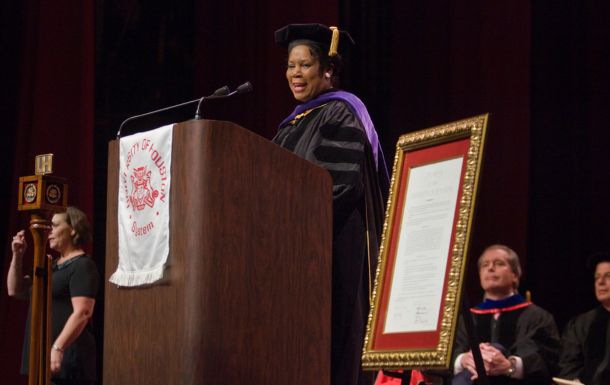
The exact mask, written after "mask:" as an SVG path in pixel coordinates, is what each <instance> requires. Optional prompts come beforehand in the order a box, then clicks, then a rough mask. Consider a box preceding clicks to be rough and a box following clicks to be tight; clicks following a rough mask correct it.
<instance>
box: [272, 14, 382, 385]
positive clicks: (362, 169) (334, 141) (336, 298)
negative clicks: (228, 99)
mask: <svg viewBox="0 0 610 385" xmlns="http://www.w3.org/2000/svg"><path fill="white" fill-rule="evenodd" d="M275 40H276V43H277V44H279V45H280V46H282V47H286V48H287V50H288V59H287V63H286V79H287V80H288V87H289V88H290V90H291V91H292V94H293V96H294V98H295V99H296V100H297V102H299V103H300V104H298V105H297V107H296V109H295V110H294V111H293V112H292V113H291V114H290V115H289V116H288V117H287V118H286V119H284V120H283V121H282V122H281V123H280V126H279V132H278V133H277V135H276V136H275V138H274V139H273V141H274V142H275V143H276V144H278V145H280V146H282V147H284V148H286V149H288V150H290V151H292V152H293V153H295V154H296V155H298V156H300V157H302V158H304V159H307V160H308V161H310V162H312V163H314V164H316V165H318V166H320V167H322V168H325V169H326V170H328V171H329V173H330V175H331V177H332V181H333V262H332V271H333V275H332V346H331V355H332V358H331V384H333V385H351V384H358V383H361V384H362V383H372V379H371V380H370V381H368V379H367V378H365V377H366V376H365V375H364V374H363V373H362V371H361V370H360V356H361V352H362V341H363V338H364V329H365V327H366V319H367V316H368V308H369V291H370V285H371V280H372V278H373V274H374V272H375V263H376V260H377V250H378V242H379V239H380V236H381V227H382V225H383V215H384V198H383V194H386V192H387V185H388V175H387V170H386V165H385V160H384V158H383V154H382V152H381V148H380V146H379V140H378V138H377V133H376V131H375V127H374V126H373V123H372V122H371V119H370V117H369V114H368V111H367V109H366V107H365V106H364V104H363V103H362V101H360V99H358V97H356V96H355V95H354V94H351V93H349V92H345V91H341V90H338V89H337V88H336V87H337V85H338V79H339V73H340V71H341V64H342V63H341V56H340V55H339V52H338V51H339V50H343V49H347V48H348V47H349V46H351V45H353V44H354V42H353V40H352V38H351V36H350V35H349V34H348V33H347V32H345V31H339V30H338V29H336V28H334V27H330V28H329V27H326V26H324V25H321V24H290V25H287V26H285V27H283V28H281V29H279V30H277V31H276V32H275ZM382 191H383V194H382ZM367 235H368V236H367Z"/></svg>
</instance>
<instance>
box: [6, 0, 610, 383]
mask: <svg viewBox="0 0 610 385" xmlns="http://www.w3.org/2000/svg"><path fill="white" fill-rule="evenodd" d="M94 7H95V9H94ZM0 9H1V10H2V11H3V12H2V15H1V16H0V17H1V19H0V21H2V24H1V25H0V33H1V35H0V38H1V39H2V40H1V41H0V42H2V43H3V47H6V48H7V49H8V52H11V55H8V56H9V57H8V58H3V59H4V60H3V61H2V62H3V63H2V65H3V67H2V74H1V75H2V80H3V83H2V84H3V85H6V88H5V89H6V90H7V92H4V93H0V98H1V100H0V101H1V102H2V103H1V105H0V108H2V112H3V118H4V121H3V123H4V124H5V125H6V127H8V129H7V130H3V133H4V134H3V135H5V136H4V138H5V140H3V141H2V143H0V145H1V146H2V153H1V154H0V156H1V157H2V158H1V159H2V161H3V162H4V167H3V170H2V171H1V173H0V177H1V178H2V180H1V181H2V182H4V185H5V186H7V187H6V190H5V191H6V193H5V197H6V198H5V200H4V201H3V203H1V204H0V214H3V215H4V217H5V218H7V221H5V222H4V223H2V224H0V234H5V235H6V236H7V238H6V239H7V242H6V244H5V253H3V255H2V256H1V258H2V266H3V268H4V269H3V282H2V285H1V289H0V348H1V353H0V370H1V371H2V373H4V374H5V376H6V375H7V376H9V377H8V378H9V379H10V380H7V381H8V382H7V383H19V382H18V381H19V380H18V376H17V374H16V373H17V372H18V368H19V358H20V349H21V338H22V333H23V321H24V318H25V312H26V307H25V305H24V304H22V303H20V302H17V301H13V300H10V299H8V298H7V297H6V288H5V285H4V278H5V276H6V268H7V267H8V261H9V257H10V252H9V244H8V239H9V238H8V236H9V235H10V234H11V233H12V232H14V231H16V230H18V229H20V228H23V227H25V226H26V225H27V223H26V222H27V220H26V215H25V214H18V213H17V212H16V196H15V194H16V181H17V177H18V176H20V175H29V174H31V173H32V171H33V156H34V155H35V154H39V153H46V152H53V153H54V154H55V156H56V174H57V175H62V176H66V177H68V178H69V181H70V189H71V190H70V197H71V198H70V201H71V203H73V204H76V205H78V206H81V207H82V208H83V209H85V211H86V212H87V213H88V214H89V215H91V216H93V219H94V223H95V234H96V241H95V244H94V247H95V250H94V251H95V252H94V254H96V255H97V256H98V258H99V260H100V261H103V253H104V225H105V207H106V194H105V186H106V180H105V178H106V162H107V159H106V148H107V142H108V141H109V140H111V139H113V138H114V135H115V133H116V130H117V128H118V126H119V124H120V122H121V121H122V120H123V119H125V118H127V117H128V116H131V115H135V114H140V113H143V112H146V111H151V110H154V109H157V108H161V107H165V106H168V105H172V104H177V103H181V102H184V101H186V100H191V99H194V98H197V97H200V96H202V95H205V94H209V93H211V92H213V91H214V90H215V89H216V88H218V87H220V86H223V85H225V84H226V85H228V86H229V87H231V88H234V87H236V86H237V85H239V84H241V83H242V82H244V81H246V80H249V81H251V82H252V83H253V85H254V91H253V92H252V93H251V94H249V95H243V96H240V97H237V98H234V99H231V100H224V101H214V102H210V103H208V104H206V105H205V106H204V110H203V111H204V117H205V118H209V119H226V120H231V121H234V122H237V123H239V124H241V125H242V126H244V127H246V128H249V129H251V130H252V131H254V132H256V133H258V134H260V135H262V136H265V137H267V138H270V137H272V136H273V135H274V133H275V130H276V126H277V123H278V122H279V121H280V120H281V119H282V118H283V117H284V116H285V115H286V114H288V113H289V112H290V111H291V110H292V109H293V108H294V101H293V100H292V97H291V95H290V92H289V91H288V87H287V86H286V81H285V78H284V68H283V67H284V59H285V52H284V51H283V50H281V49H279V48H278V47H276V46H275V44H274V42H273V32H274V31H275V30H276V29H277V28H280V27H281V26H283V25H284V24H287V23H291V22H320V23H324V24H327V25H339V26H340V27H341V28H345V29H347V30H349V31H350V33H351V34H352V36H354V38H355V40H356V43H357V45H356V47H355V49H354V50H352V52H350V53H348V54H347V55H346V69H345V77H344V79H343V84H344V85H345V87H346V88H347V89H348V90H352V91H354V92H356V93H357V94H358V95H359V96H360V97H361V98H362V99H363V100H364V101H365V103H366V104H367V106H368V107H369V109H370V112H371V115H372V117H373V120H374V122H375V123H376V126H377V129H378V131H379V134H380V138H381V141H382V144H383V146H384V149H385V150H386V156H387V160H388V162H389V163H390V164H391V162H392V159H393V156H394V146H395V143H396V140H397V139H398V137H399V136H400V135H401V134H404V133H407V132H411V131H415V130H419V129H422V128H426V127H430V126H433V125H436V124H441V123H445V122H449V121H453V120H457V119H461V118H465V117H469V116H473V115H477V114H481V113H485V112H490V113H491V114H492V115H491V120H490V127H489V137H488V142H487V146H486V149H485V152H486V160H485V164H484V169H483V175H482V181H481V185H480V191H479V200H478V211H477V215H476V221H475V224H474V227H473V232H472V248H471V250H472V253H471V257H472V259H471V264H470V267H469V272H468V277H467V278H468V279H467V285H468V289H469V292H470V293H471V297H472V299H471V300H472V301H474V300H476V299H477V298H478V297H479V296H480V294H481V293H480V290H479V284H478V278H477V277H476V268H474V260H475V259H476V257H477V255H478V253H479V252H480V251H481V250H482V248H483V247H485V246H486V245H488V244H490V243H496V242H502V243H506V244H508V245H510V246H511V247H513V248H515V249H516V250H517V252H519V254H520V255H521V256H522V258H523V262H524V265H525V274H526V276H525V278H524V280H523V284H524V287H525V288H531V289H533V290H534V299H535V301H536V302H537V303H539V304H540V305H542V306H543V307H546V308H548V309H549V310H550V311H551V312H553V313H554V314H556V315H557V316H558V319H559V321H560V325H561V324H562V323H563V322H564V321H565V320H566V319H567V318H568V317H569V316H570V315H572V314H574V313H576V312H579V311H582V310H584V308H585V307H588V306H590V305H592V304H593V303H594V301H593V300H592V292H591V290H590V284H591V282H589V276H588V275H587V274H586V272H585V271H584V270H578V269H581V267H582V262H583V259H584V258H585V256H586V254H587V253H588V252H589V251H593V250H595V249H601V248H604V247H606V248H608V244H607V241H606V234H607V232H608V228H610V222H609V219H608V218H610V215H606V211H608V207H610V206H608V205H607V203H606V197H607V196H608V195H609V194H610V182H609V177H608V175H610V173H608V172H606V169H607V162H606V161H605V158H606V152H607V148H608V143H609V135H608V133H607V132H608V130H607V129H606V126H607V122H608V120H609V118H608V111H609V110H608V109H607V108H605V107H604V106H605V104H607V100H608V99H609V98H608V96H609V95H608V90H610V85H609V84H608V83H609V81H608V79H609V77H608V71H607V63H608V59H609V58H608V52H609V51H608V49H607V47H608V46H609V45H610V44H609V43H610V39H609V38H610V32H609V30H608V23H607V22H606V20H608V16H610V12H609V7H608V4H607V2H603V1H591V2H581V1H578V0H568V1H563V2H561V4H557V3H556V2H546V1H537V2H534V3H530V2H502V3H500V2H489V1H482V0H480V1H472V2H463V1H456V0H444V1H437V2H415V1H389V2H371V1H364V0H357V1H347V0H337V1H331V2H330V3H329V2H327V1H322V0H313V1H310V2H307V3H303V4H301V3H299V4H294V3H286V2H284V1H278V0H267V1H262V2H243V1H239V2H238V1H222V2H210V1H203V2H202V1H187V2H179V3H176V4H170V3H163V4H159V3H154V4H153V3H148V2H139V1H136V0H104V1H97V2H95V4H94V2H92V1H85V2H68V1H65V0H63V1H55V2H52V3H51V2H42V1H35V0H29V1H24V2H15V1H9V2H4V3H3V4H2V5H0ZM94 13H95V19H94ZM94 43H95V47H94ZM94 61H95V63H96V65H95V67H96V68H95V73H94ZM94 81H95V84H96V89H97V91H96V94H95V98H94ZM94 99H95V100H94ZM94 106H95V114H94ZM193 114H194V111H190V110H189V111H178V112H177V113H176V114H175V115H173V116H171V117H164V119H170V121H171V120H173V121H180V120H186V119H190V118H191V117H192V116H193ZM94 115H95V116H94ZM94 122H95V123H94ZM94 125H95V130H94ZM150 127H154V122H153V121H143V122H141V124H140V126H133V127H131V128H129V130H131V131H135V130H138V129H144V128H150ZM558 262H561V263H558ZM102 265H103V263H101V265H100V270H102V271H103V266H102ZM576 271H580V272H582V273H572V272H576ZM574 274H576V275H574ZM571 278H574V279H573V280H571V281H570V282H573V283H574V284H575V285H576V286H577V288H578V289H577V291H576V293H577V294H578V298H579V299H580V300H579V301H578V303H577V304H573V305H571V306H568V307H566V306H565V303H564V302H562V298H564V297H566V296H569V295H571V294H572V292H571V291H570V287H571V286H570V285H559V284H558V283H557V282H558V280H568V279H571ZM102 294H103V293H102ZM98 300H99V301H100V303H99V304H98V307H97V309H96V317H97V320H96V321H97V323H96V325H97V329H98V341H99V342H100V343H101V340H102V332H103V327H102V326H103V325H102V321H103V309H102V302H103V295H102V296H101V297H100V298H98ZM106 327H108V326H106ZM100 375H101V371H100ZM4 378H6V377H4ZM4 378H3V381H4Z"/></svg>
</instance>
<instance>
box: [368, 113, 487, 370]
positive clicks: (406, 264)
mask: <svg viewBox="0 0 610 385" xmlns="http://www.w3.org/2000/svg"><path fill="white" fill-rule="evenodd" d="M487 121H488V114H485V115H480V116H476V117H473V118H469V119H464V120H460V121H457V122H452V123H448V124H445V125H442V126H437V127H432V128H429V129H425V130H422V131H417V132H413V133H409V134H405V135H403V136H401V137H400V138H399V140H398V143H397V145H396V156H395V158H394V167H393V171H392V183H391V187H390V195H389V199H388V204H387V210H386V218H385V224H384V230H383V237H382V241H381V248H380V250H379V260H378V264H377V271H376V275H375V285H374V288H373V293H372V303H371V310H370V313H369V319H368V324H367V329H366V335H365V340H364V350H363V356H362V365H363V368H364V369H370V370H372V369H448V368H449V367H450V365H451V362H450V360H451V353H452V347H453V346H452V345H453V341H454V337H455V331H456V328H457V318H458V314H459V305H460V300H461V295H462V284H463V279H464V271H465V269H464V267H465V264H466V255H467V254H468V244H469V239H470V228H471V224H472V221H473V215H474V207H475V201H476V192H477V187H478V179H479V174H480V170H481V163H482V156H483V147H484V142H485V134H486V128H487Z"/></svg>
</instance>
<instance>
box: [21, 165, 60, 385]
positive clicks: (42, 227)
mask: <svg viewBox="0 0 610 385" xmlns="http://www.w3.org/2000/svg"><path fill="white" fill-rule="evenodd" d="M34 172H35V175H31V176H23V177H20V178H19V202H18V207H17V209H18V210H19V211H31V214H30V232H31V233H32V238H33V240H34V242H33V243H34V262H33V271H32V299H31V318H30V341H29V344H30V351H29V361H28V362H29V369H28V376H29V378H28V384H29V385H48V384H50V379H51V371H50V365H49V360H50V355H51V354H50V353H51V350H50V347H51V343H52V342H51V331H52V327H53V325H52V323H53V311H52V310H53V309H52V300H53V286H52V284H53V280H52V277H53V271H52V262H51V260H50V259H49V258H47V257H46V248H47V239H48V236H49V231H50V230H51V221H50V220H49V218H50V217H51V215H52V214H54V213H56V212H63V211H65V209H66V207H67V203H68V185H67V184H66V180H65V179H64V178H60V177H55V176H51V175H49V174H51V173H52V172H53V154H44V155H38V156H36V165H35V169H34Z"/></svg>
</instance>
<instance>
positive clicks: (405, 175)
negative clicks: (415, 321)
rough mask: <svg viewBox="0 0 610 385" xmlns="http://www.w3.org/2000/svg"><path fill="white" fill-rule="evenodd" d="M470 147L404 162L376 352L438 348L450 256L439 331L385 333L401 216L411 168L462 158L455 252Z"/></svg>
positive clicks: (438, 149) (447, 146) (447, 147)
mask: <svg viewBox="0 0 610 385" xmlns="http://www.w3.org/2000/svg"><path fill="white" fill-rule="evenodd" d="M469 146H470V139H469V138H467V139H462V140H457V141H454V142H449V143H444V144H441V145H437V146H433V147H428V148H423V149H419V150H414V151H411V152H407V153H406V154H405V156H404V158H403V164H402V166H401V167H402V173H401V178H400V179H401V180H400V186H398V190H397V193H396V198H395V199H396V204H395V206H394V212H393V213H392V214H393V218H394V221H395V223H393V224H392V230H391V233H390V234H389V237H390V238H389V243H388V252H387V261H386V270H385V277H386V279H385V280H384V287H383V288H382V291H381V298H380V300H379V305H380V306H379V309H380V310H379V314H378V318H377V322H376V325H375V330H374V336H375V338H374V340H373V344H372V348H373V350H397V349H400V350H418V349H434V348H436V346H437V345H438V342H439V336H440V323H441V316H442V313H443V308H444V305H445V295H446V293H447V277H448V276H449V271H450V266H449V263H450V261H451V259H450V254H449V255H447V262H446V263H447V266H446V270H445V277H444V283H443V293H442V296H441V306H440V311H439V319H438V320H437V324H436V330H434V331H425V332H409V333H384V332H383V329H384V326H385V321H386V316H387V313H388V302H389V299H390V289H391V287H392V279H393V275H394V266H395V262H396V249H397V247H398V234H400V228H401V225H402V223H401V222H402V212H403V208H404V205H405V197H406V195H407V188H408V186H407V181H408V180H409V172H410V170H411V168H414V167H418V166H424V165H426V164H430V163H436V162H440V161H443V160H447V159H452V158H457V157H463V158H464V162H463V163H462V170H461V176H460V184H459V186H460V187H459V189H458V196H457V200H456V202H457V204H456V207H455V212H454V218H453V226H452V231H451V240H450V244H449V253H451V250H452V249H453V244H454V236H455V226H456V223H457V220H458V209H459V202H460V201H461V198H462V187H463V183H464V172H465V170H466V156H467V154H468V148H469Z"/></svg>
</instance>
